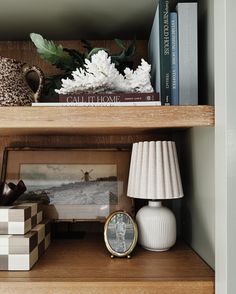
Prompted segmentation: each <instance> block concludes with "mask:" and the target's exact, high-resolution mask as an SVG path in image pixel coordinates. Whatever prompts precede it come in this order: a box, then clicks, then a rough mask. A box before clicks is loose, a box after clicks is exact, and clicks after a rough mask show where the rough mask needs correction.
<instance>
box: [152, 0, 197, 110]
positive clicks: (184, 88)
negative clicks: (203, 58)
mask: <svg viewBox="0 0 236 294" xmlns="http://www.w3.org/2000/svg"><path fill="white" fill-rule="evenodd" d="M169 2H170V0H160V1H159V4H158V6H157V10H156V14H155V19H154V23H153V26H152V30H151V35H150V39H149V59H150V63H151V65H152V83H153V85H154V88H155V91H156V92H158V93H160V100H161V104H162V105H197V104H198V49H197V48H198V38H197V31H198V30H197V3H187V2H186V3H178V4H177V5H176V9H175V10H176V11H170V5H169V4H170V3H169Z"/></svg>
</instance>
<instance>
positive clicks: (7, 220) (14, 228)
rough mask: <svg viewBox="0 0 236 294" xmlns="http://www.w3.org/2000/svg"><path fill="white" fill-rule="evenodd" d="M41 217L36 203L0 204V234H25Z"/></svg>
mask: <svg viewBox="0 0 236 294" xmlns="http://www.w3.org/2000/svg"><path fill="white" fill-rule="evenodd" d="M42 219H43V211H42V207H41V205H40V204H38V203H24V204H19V205H15V206H0V234H17V235H20V234H26V233H27V232H29V231H30V230H31V229H32V228H33V227H34V226H36V225H37V224H39V223H40V222H41V221H42Z"/></svg>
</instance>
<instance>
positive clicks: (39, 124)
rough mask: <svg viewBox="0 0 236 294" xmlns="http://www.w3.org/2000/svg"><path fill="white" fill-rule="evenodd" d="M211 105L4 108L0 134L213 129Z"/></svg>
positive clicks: (114, 132) (119, 132)
mask: <svg viewBox="0 0 236 294" xmlns="http://www.w3.org/2000/svg"><path fill="white" fill-rule="evenodd" d="M213 125H214V108H213V107H211V106H156V107H149V106H144V107H140V106H139V107H135V106H133V107H4V108H0V135H2V136H3V135H40V134H41V135H42V134H93V135H94V134H135V133H145V132H146V133H148V132H149V133H150V132H151V131H154V132H155V130H157V129H160V128H188V127H194V126H213Z"/></svg>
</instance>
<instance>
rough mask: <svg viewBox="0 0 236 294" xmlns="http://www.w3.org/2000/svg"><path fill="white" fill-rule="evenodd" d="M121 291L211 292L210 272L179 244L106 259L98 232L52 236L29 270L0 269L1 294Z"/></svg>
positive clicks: (211, 279)
mask: <svg viewBox="0 0 236 294" xmlns="http://www.w3.org/2000/svg"><path fill="white" fill-rule="evenodd" d="M13 289H15V291H13ZM30 291H32V292H30ZM53 291H55V292H53ZM121 291H122V293H131V294H132V293H157V292H158V293H159V294H167V293H168V294H173V293H175V294H180V293H181V294H187V293H191V294H199V293H201V294H213V293H214V272H213V271H212V270H211V269H210V268H209V267H208V266H207V265H206V264H205V263H204V262H203V261H202V260H201V259H200V258H199V256H198V255H197V254H195V253H194V252H193V251H192V250H191V249H190V248H189V247H187V246H186V245H184V244H178V245H176V246H175V247H174V248H173V249H171V250H170V251H167V252H161V253H157V252H150V251H146V250H144V249H141V248H138V249H137V250H136V252H135V253H134V254H133V257H132V258H131V259H130V260H129V259H126V258H122V259H118V258H115V259H111V258H110V256H109V253H108V251H107V250H106V249H105V244H104V242H103V240H102V239H101V238H100V237H96V238H85V239H82V240H56V241H54V242H53V243H52V244H51V246H50V247H49V249H48V251H47V252H46V254H45V255H44V256H43V257H42V258H41V259H40V260H39V262H38V263H37V264H36V265H35V266H34V267H33V269H32V270H31V271H29V272H4V271H2V272H0V292H1V293H2V292H3V293H7V294H8V293H14V294H18V293H19V294H21V293H22V294H23V293H24V294H28V293H34V294H41V293H44V294H47V293H63V294H64V293H73V294H74V293H86V294H87V293H96V294H102V293H103V294H104V293H105V294H106V293H121Z"/></svg>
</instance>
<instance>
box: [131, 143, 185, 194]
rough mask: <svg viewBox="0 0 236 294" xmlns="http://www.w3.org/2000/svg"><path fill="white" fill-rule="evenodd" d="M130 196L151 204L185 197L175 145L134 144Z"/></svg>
mask: <svg viewBox="0 0 236 294" xmlns="http://www.w3.org/2000/svg"><path fill="white" fill-rule="evenodd" d="M127 195H128V196H129V197H133V198H141V199H150V200H155V199H159V200H162V199H175V198H181V197H183V188H182V182H181V177H180V171H179V163H178V157H177V152H176V146H175V142H173V141H151V142H147V141H146V142H138V143H134V144H133V148H132V154H131V163H130V171H129V181H128V191H127Z"/></svg>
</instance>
